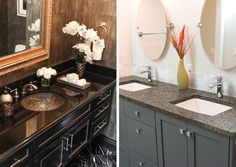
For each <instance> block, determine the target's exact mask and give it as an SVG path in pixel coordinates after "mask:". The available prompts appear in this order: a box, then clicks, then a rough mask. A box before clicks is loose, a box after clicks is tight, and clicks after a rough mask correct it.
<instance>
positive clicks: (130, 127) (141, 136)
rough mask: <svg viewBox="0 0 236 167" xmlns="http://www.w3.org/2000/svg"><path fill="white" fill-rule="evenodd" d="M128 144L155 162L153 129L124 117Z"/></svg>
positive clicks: (155, 152) (155, 148)
mask: <svg viewBox="0 0 236 167" xmlns="http://www.w3.org/2000/svg"><path fill="white" fill-rule="evenodd" d="M125 120H126V125H127V126H126V127H127V138H128V146H129V147H130V148H132V149H133V150H135V151H136V152H138V153H140V154H141V155H143V156H145V157H146V158H148V159H149V160H152V161H153V162H155V163H157V147H156V133H155V129H154V128H151V127H149V126H147V125H144V124H142V123H140V122H138V121H136V120H133V119H131V118H129V117H126V119H125Z"/></svg>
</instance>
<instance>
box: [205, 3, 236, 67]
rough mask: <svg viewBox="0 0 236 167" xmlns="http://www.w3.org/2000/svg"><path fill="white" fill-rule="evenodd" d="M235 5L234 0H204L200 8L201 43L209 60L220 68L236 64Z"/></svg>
mask: <svg viewBox="0 0 236 167" xmlns="http://www.w3.org/2000/svg"><path fill="white" fill-rule="evenodd" d="M235 5H236V1H235V0H229V1H225V0H206V1H205V5H204V7H203V10H202V15H201V41H202V45H203V48H204V50H205V52H206V54H207V56H208V58H209V59H210V60H211V62H212V63H213V64H214V65H215V66H217V67H218V68H221V69H229V68H232V67H234V66H235V65H236V38H235V37H236V29H235V27H236V22H235V18H236V10H235Z"/></svg>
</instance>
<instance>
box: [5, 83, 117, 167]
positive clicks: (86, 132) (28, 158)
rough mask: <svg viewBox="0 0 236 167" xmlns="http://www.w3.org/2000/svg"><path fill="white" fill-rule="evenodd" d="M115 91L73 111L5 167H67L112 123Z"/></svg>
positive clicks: (109, 90) (13, 154)
mask: <svg viewBox="0 0 236 167" xmlns="http://www.w3.org/2000/svg"><path fill="white" fill-rule="evenodd" d="M113 91H114V87H113V86H112V87H109V88H106V89H104V90H103V91H102V92H100V94H97V95H96V97H93V99H92V100H91V101H88V102H86V104H84V105H82V106H80V107H79V108H78V109H75V110H74V111H71V112H70V113H69V114H67V115H65V116H64V117H62V118H61V119H59V120H58V121H56V122H55V123H53V124H51V125H50V126H49V127H47V128H45V129H44V130H42V131H40V132H39V133H38V134H37V135H36V136H34V137H32V138H31V139H30V141H26V144H24V145H23V146H21V147H17V148H16V150H15V151H14V152H11V154H9V156H7V158H5V159H3V158H2V159H1V161H0V166H1V167H63V166H65V165H66V164H68V162H69V161H70V160H71V159H73V158H74V157H75V156H76V155H77V154H78V153H79V152H80V151H81V150H82V149H83V148H84V147H85V146H86V145H87V144H89V143H90V142H91V141H92V139H93V138H94V137H96V136H97V135H98V134H99V133H100V132H101V131H102V130H103V129H104V128H105V127H106V125H107V124H108V123H109V117H110V112H111V104H112V94H113Z"/></svg>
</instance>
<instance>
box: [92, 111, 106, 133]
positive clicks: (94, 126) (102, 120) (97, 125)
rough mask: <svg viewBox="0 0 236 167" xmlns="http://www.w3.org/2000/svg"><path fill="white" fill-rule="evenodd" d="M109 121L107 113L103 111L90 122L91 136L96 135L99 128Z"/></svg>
mask: <svg viewBox="0 0 236 167" xmlns="http://www.w3.org/2000/svg"><path fill="white" fill-rule="evenodd" d="M108 121H109V114H108V113H105V114H104V115H102V116H101V117H100V118H98V119H97V120H96V121H95V122H93V123H92V137H94V136H96V135H97V134H98V133H99V132H101V130H102V129H103V128H104V127H106V125H107V124H108Z"/></svg>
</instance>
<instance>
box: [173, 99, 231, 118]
mask: <svg viewBox="0 0 236 167" xmlns="http://www.w3.org/2000/svg"><path fill="white" fill-rule="evenodd" d="M175 105H176V106H178V107H181V108H184V109H186V110H190V111H193V112H196V113H200V114H205V115H210V116H215V115H217V114H220V113H222V112H225V111H227V110H229V109H231V108H232V107H230V106H226V105H222V104H218V103H214V102H211V101H207V100H203V99H200V98H192V99H189V100H186V101H183V102H180V103H177V104H175Z"/></svg>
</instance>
